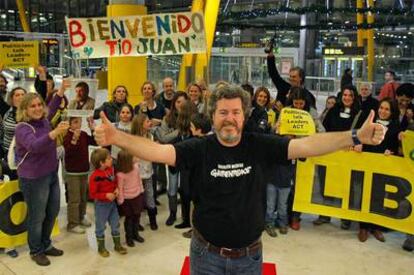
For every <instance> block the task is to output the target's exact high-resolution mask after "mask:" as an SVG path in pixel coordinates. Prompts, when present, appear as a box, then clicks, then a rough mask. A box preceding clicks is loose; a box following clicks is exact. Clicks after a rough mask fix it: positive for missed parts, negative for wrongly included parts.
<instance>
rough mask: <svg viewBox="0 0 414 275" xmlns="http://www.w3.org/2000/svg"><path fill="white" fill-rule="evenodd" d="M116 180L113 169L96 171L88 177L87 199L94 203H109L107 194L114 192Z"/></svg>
mask: <svg viewBox="0 0 414 275" xmlns="http://www.w3.org/2000/svg"><path fill="white" fill-rule="evenodd" d="M116 188H117V180H116V177H115V176H114V168H113V167H109V168H106V169H105V170H101V169H96V170H95V171H93V173H92V175H91V176H90V177H89V197H90V198H91V199H93V200H96V201H101V202H111V201H110V200H108V199H107V197H106V194H107V193H113V192H115V189H116Z"/></svg>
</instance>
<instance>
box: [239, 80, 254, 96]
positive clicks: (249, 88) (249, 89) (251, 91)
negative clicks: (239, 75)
mask: <svg viewBox="0 0 414 275" xmlns="http://www.w3.org/2000/svg"><path fill="white" fill-rule="evenodd" d="M241 87H242V89H243V90H245V91H246V92H248V93H249V94H250V97H253V94H254V88H253V86H252V85H251V84H249V83H244V84H242V85H241Z"/></svg>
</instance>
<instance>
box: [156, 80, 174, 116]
mask: <svg viewBox="0 0 414 275" xmlns="http://www.w3.org/2000/svg"><path fill="white" fill-rule="evenodd" d="M174 88H175V87H174V80H173V79H172V78H171V77H166V78H164V80H163V81H162V90H163V91H162V92H161V93H160V94H158V95H156V96H155V100H156V101H157V103H159V104H162V105H163V106H164V107H165V108H166V109H168V110H171V101H172V99H173V97H174V95H175V91H174Z"/></svg>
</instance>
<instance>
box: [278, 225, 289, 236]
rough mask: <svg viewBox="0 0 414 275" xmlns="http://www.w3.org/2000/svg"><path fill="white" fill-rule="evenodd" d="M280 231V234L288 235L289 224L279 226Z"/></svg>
mask: <svg viewBox="0 0 414 275" xmlns="http://www.w3.org/2000/svg"><path fill="white" fill-rule="evenodd" d="M279 233H280V234H282V235H286V234H287V233H288V228H287V226H281V227H280V228H279Z"/></svg>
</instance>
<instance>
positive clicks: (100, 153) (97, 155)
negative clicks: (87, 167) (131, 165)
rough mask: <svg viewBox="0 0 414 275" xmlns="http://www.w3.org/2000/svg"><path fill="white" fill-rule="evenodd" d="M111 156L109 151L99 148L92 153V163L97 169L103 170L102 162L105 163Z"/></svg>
mask: <svg viewBox="0 0 414 275" xmlns="http://www.w3.org/2000/svg"><path fill="white" fill-rule="evenodd" d="M108 156H110V153H109V151H108V149H106V148H98V149H95V150H94V151H93V152H92V155H91V163H92V165H93V167H95V169H99V168H101V162H104V161H105V160H106V158H107V157H108Z"/></svg>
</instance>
